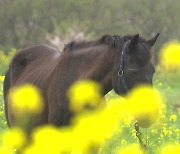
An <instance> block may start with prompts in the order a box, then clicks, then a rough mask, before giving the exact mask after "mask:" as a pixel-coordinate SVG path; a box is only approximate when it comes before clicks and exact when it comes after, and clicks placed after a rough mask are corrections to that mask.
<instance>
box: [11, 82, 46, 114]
mask: <svg viewBox="0 0 180 154" xmlns="http://www.w3.org/2000/svg"><path fill="white" fill-rule="evenodd" d="M9 101H10V105H11V108H12V110H13V112H17V113H26V112H28V113H34V114H39V113H40V112H41V111H42V110H43V107H44V106H43V98H42V97H41V93H40V90H39V89H38V88H37V87H35V86H33V85H31V84H25V85H21V86H18V87H14V88H12V89H11V90H10V92H9Z"/></svg>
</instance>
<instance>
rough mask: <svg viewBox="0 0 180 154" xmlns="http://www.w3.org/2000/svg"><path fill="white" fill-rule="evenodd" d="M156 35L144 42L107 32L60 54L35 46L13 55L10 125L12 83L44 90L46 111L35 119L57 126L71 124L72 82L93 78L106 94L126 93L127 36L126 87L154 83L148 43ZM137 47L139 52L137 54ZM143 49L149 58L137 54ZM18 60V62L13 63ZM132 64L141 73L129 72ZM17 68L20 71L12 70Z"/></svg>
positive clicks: (9, 82)
mask: <svg viewBox="0 0 180 154" xmlns="http://www.w3.org/2000/svg"><path fill="white" fill-rule="evenodd" d="M157 37H158V35H157V36H156V37H154V38H153V39H151V40H149V41H145V40H143V39H140V38H139V36H137V35H136V36H135V37H133V36H131V37H130V36H127V37H121V36H109V35H105V36H103V37H102V38H100V39H98V40H96V41H90V42H79V43H78V42H73V43H72V42H71V44H70V45H68V46H66V47H65V49H64V50H63V52H62V54H61V55H60V54H59V53H58V52H57V51H56V50H55V49H49V48H48V50H47V49H46V50H45V49H43V50H41V49H39V50H36V51H35V50H33V51H34V52H33V53H32V49H31V48H28V49H26V50H24V51H22V52H20V54H17V55H15V57H14V58H13V60H12V62H11V64H10V67H9V68H10V69H9V70H8V72H7V75H6V77H5V82H4V89H5V90H4V98H5V108H6V117H7V119H8V121H9V125H10V126H11V125H14V123H13V122H14V119H13V115H12V112H11V110H10V109H9V106H10V103H11V102H9V101H8V100H7V91H8V89H9V88H10V87H12V86H16V85H20V84H23V83H32V84H34V85H36V86H37V87H39V88H40V89H41V90H42V93H43V97H44V100H45V110H44V112H43V113H42V114H41V115H39V117H38V118H37V119H36V120H37V121H36V124H35V125H41V124H45V123H51V124H54V125H58V126H59V125H67V124H69V122H70V118H71V116H72V115H73V113H71V112H70V111H69V109H68V99H67V98H66V92H67V90H68V89H69V87H70V86H71V85H72V83H74V82H75V81H77V80H83V79H90V80H94V81H97V82H99V83H100V84H101V86H102V89H103V93H104V94H106V93H107V92H109V91H110V90H111V89H114V90H115V91H116V92H117V93H119V94H121V93H122V94H123V93H126V91H125V90H124V89H123V86H122V84H120V85H118V82H117V81H118V69H119V64H120V57H121V56H122V55H121V51H122V48H123V44H124V42H126V39H127V40H129V44H128V48H127V49H126V50H127V51H126V55H125V57H124V65H125V67H124V73H125V75H124V78H125V80H126V82H127V87H128V88H129V89H131V88H133V87H134V86H135V85H136V84H137V83H150V84H151V80H152V74H153V73H154V72H153V71H152V70H153V66H152V64H151V63H150V54H149V52H150V43H149V42H151V43H152V44H154V43H155V41H156V39H157ZM140 41H141V42H142V43H141V44H140ZM148 44H149V46H148ZM43 48H44V47H43ZM131 48H132V49H131ZM131 50H134V51H131ZM136 50H137V52H138V53H135V52H136ZM141 50H143V51H144V52H145V53H147V54H144V57H143V59H144V58H145V57H147V59H145V60H144V61H143V60H142V58H141V57H138V56H139V55H140V54H142V53H141ZM128 52H129V53H128ZM130 52H133V53H130ZM43 53H44V54H43ZM29 54H30V55H31V56H30V58H29V57H28V58H25V57H27V55H29ZM32 57H33V58H32ZM138 58H139V59H138ZM17 59H18V60H17ZM23 59H26V60H23ZM22 61H23V63H22ZM15 62H17V63H18V65H17V64H16V65H13V64H14V63H15ZM131 64H133V71H134V72H136V73H139V75H132V71H129V70H130V68H131ZM138 64H141V65H142V66H141V65H138ZM17 69H19V70H18V71H13V70H17ZM131 69H132V68H131ZM12 72H13V73H12ZM148 73H149V75H148ZM11 77H12V79H11V80H10V78H11ZM147 77H149V78H150V80H149V79H147ZM118 86H119V87H120V89H119V88H118ZM118 89H119V90H118Z"/></svg>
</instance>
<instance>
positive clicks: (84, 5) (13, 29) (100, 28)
mask: <svg viewBox="0 0 180 154" xmlns="http://www.w3.org/2000/svg"><path fill="white" fill-rule="evenodd" d="M179 14H180V1H179V0H158V1H156V0H151V1H149V0H136V1H134V0H121V1H119V0H91V1H89V0H78V1H74V0H51V1H49V0H38V1H35V0H26V1H24V0H14V1H11V0H6V1H2V0H0V21H1V22H0V29H1V35H0V48H1V49H4V50H5V51H6V52H7V51H8V50H9V49H10V48H12V47H16V48H22V47H27V46H30V45H34V44H42V43H47V42H48V40H49V38H53V37H54V36H60V37H61V38H62V39H63V37H64V36H65V35H66V34H67V33H69V29H73V28H77V30H78V31H83V32H84V33H85V34H86V36H88V35H89V34H90V35H91V36H92V37H100V36H101V35H103V34H105V33H112V34H122V35H124V34H135V33H140V34H141V35H143V36H145V37H149V38H150V37H152V36H154V35H155V33H158V32H160V33H161V35H160V40H159V39H158V40H159V41H158V42H159V43H158V45H156V47H155V51H156V52H157V51H158V49H159V48H160V46H161V45H162V43H163V42H165V41H167V40H169V39H179V36H180V28H179V27H180V26H179V23H180V18H179ZM92 34H93V35H92ZM69 41H70V40H69ZM156 52H155V53H156ZM155 55H156V54H155Z"/></svg>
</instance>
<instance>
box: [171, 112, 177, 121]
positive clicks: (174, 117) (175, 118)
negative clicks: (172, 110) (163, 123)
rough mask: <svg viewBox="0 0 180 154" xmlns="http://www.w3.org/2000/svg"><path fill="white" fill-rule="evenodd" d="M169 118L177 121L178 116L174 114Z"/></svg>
mask: <svg viewBox="0 0 180 154" xmlns="http://www.w3.org/2000/svg"><path fill="white" fill-rule="evenodd" d="M169 119H170V121H173V122H176V120H177V116H176V115H175V114H172V115H171V116H170V118H169Z"/></svg>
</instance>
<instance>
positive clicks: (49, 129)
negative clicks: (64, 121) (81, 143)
mask: <svg viewBox="0 0 180 154" xmlns="http://www.w3.org/2000/svg"><path fill="white" fill-rule="evenodd" d="M71 137H72V135H71V133H70V131H68V130H66V129H58V128H56V127H54V126H51V125H46V126H43V127H39V128H37V129H35V131H34V132H33V134H32V141H33V142H32V144H31V145H30V146H28V147H27V148H26V149H25V151H24V154H32V153H33V154H40V153H43V154H50V153H53V154H59V153H63V152H64V153H66V152H68V151H69V150H70V148H71V147H70V145H71Z"/></svg>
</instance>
